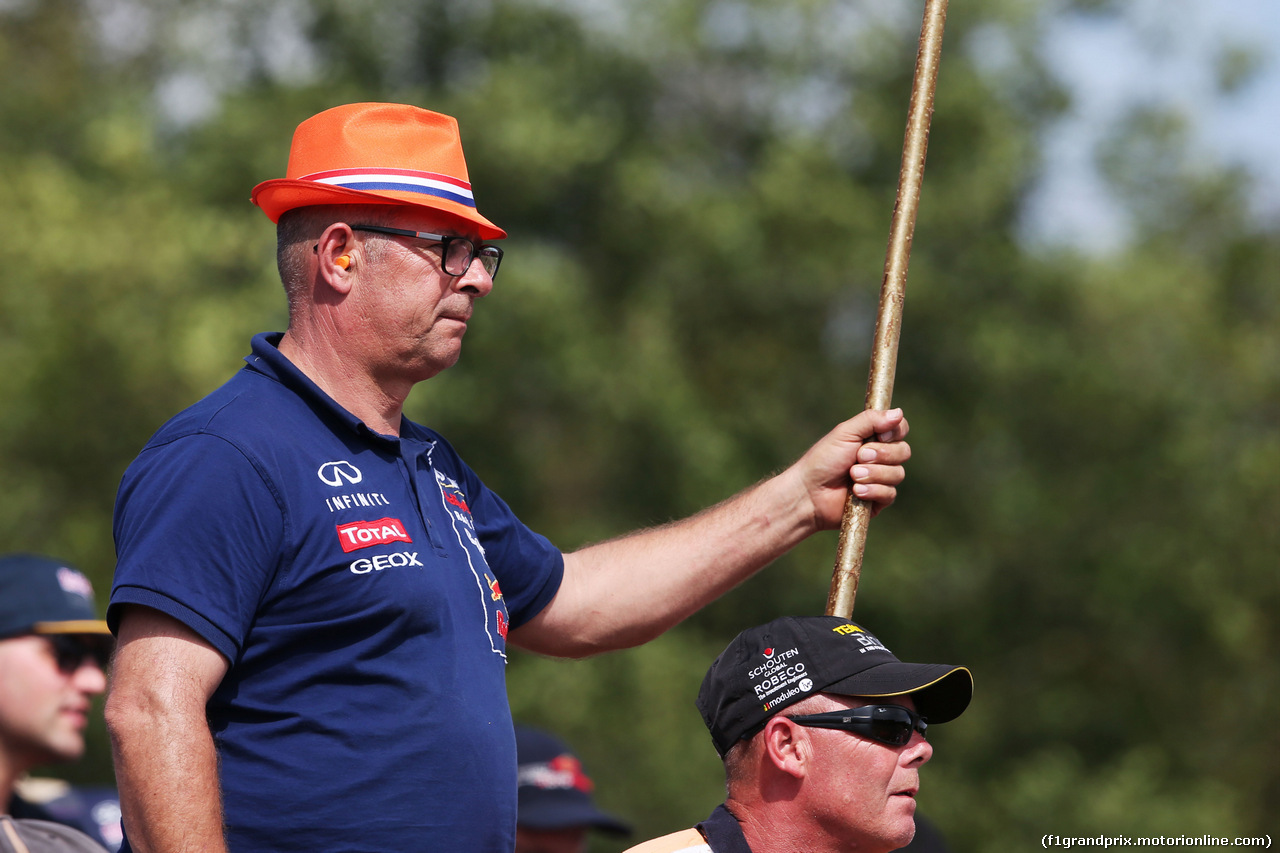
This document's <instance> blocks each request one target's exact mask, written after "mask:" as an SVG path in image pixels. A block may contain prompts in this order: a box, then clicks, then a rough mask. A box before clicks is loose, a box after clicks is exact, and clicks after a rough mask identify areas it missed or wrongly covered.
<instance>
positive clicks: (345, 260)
mask: <svg viewBox="0 0 1280 853" xmlns="http://www.w3.org/2000/svg"><path fill="white" fill-rule="evenodd" d="M333 262H334V264H335V265H337V266H340V267H342V268H343V269H344V270H345V269H346V268H347V267H349V266H351V256H350V255H338V257H336V258H334V259H333Z"/></svg>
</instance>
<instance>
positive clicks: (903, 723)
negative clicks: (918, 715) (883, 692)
mask: <svg viewBox="0 0 1280 853" xmlns="http://www.w3.org/2000/svg"><path fill="white" fill-rule="evenodd" d="M923 727H924V724H923V723H921V728H923ZM914 731H915V720H914V719H913V717H912V714H911V712H910V711H908V710H907V709H906V708H900V707H898V706H896V705H881V706H880V707H878V708H876V709H875V710H874V711H873V715H872V718H871V721H870V732H871V737H873V738H875V739H876V740H878V741H880V742H881V743H885V744H888V745H890V746H906V745H907V744H908V743H910V742H911V735H912V733H913V732H914ZM921 734H924V732H923V731H922V732H921Z"/></svg>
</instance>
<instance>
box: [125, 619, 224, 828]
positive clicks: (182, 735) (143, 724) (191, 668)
mask: <svg viewBox="0 0 1280 853" xmlns="http://www.w3.org/2000/svg"><path fill="white" fill-rule="evenodd" d="M226 672H227V661H226V659H225V658H224V657H222V655H221V654H220V653H218V652H217V651H216V650H215V649H214V648H213V646H211V645H209V643H207V642H205V640H204V639H202V638H201V637H200V636H199V635H198V634H196V633H195V632H194V631H192V630H191V629H190V628H188V627H187V626H185V625H183V624H182V623H181V622H178V621H177V620H175V619H172V618H170V617H169V616H166V615H164V614H163V613H160V612H159V611H157V610H152V609H151V608H148V607H141V606H137V605H131V606H129V607H128V608H127V609H126V610H125V611H124V612H123V614H122V615H121V617H120V628H119V638H118V643H117V651H116V655H115V660H114V663H113V665H112V674H111V689H110V692H109V693H108V695H107V704H106V720H107V728H108V730H109V731H110V734H111V748H112V754H113V757H114V760H115V770H116V783H117V785H118V786H119V789H120V808H121V811H122V812H123V815H124V828H125V832H126V833H127V834H128V836H129V844H130V845H131V846H132V848H133V849H134V850H135V851H137V852H138V853H179V852H180V851H181V853H188V851H191V853H194V851H201V853H226V849H227V848H226V841H225V836H224V833H223V826H222V799H221V796H220V794H219V791H218V762H217V757H216V755H215V753H214V747H213V737H212V735H211V734H210V732H209V725H208V722H207V719H206V716H205V705H206V704H207V703H208V701H209V697H210V696H212V695H213V691H214V690H215V689H217V687H218V684H219V683H220V682H221V681H222V678H223V676H224V675H226Z"/></svg>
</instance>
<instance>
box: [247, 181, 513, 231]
mask: <svg viewBox="0 0 1280 853" xmlns="http://www.w3.org/2000/svg"><path fill="white" fill-rule="evenodd" d="M250 200H251V201H252V202H253V203H254V204H256V205H257V206H258V207H260V208H262V212H263V213H265V214H266V215H267V218H268V219H270V220H271V221H272V222H279V221H280V216H281V214H283V213H285V212H286V211H289V210H293V209H295V208H298V207H315V206H316V205H321V204H389V205H398V206H405V207H421V208H425V209H427V210H431V211H435V212H438V213H445V214H448V215H449V216H452V217H454V218H457V219H461V220H463V221H464V222H467V223H469V224H471V225H473V226H474V227H475V228H476V230H477V232H478V236H479V237H480V239H481V240H501V239H502V238H504V237H506V236H507V232H506V231H503V230H502V229H501V228H499V227H498V226H497V225H494V224H493V223H492V222H490V221H489V220H488V219H485V218H484V217H483V216H481V215H480V214H479V213H478V212H477V211H476V209H475V208H474V207H468V206H467V205H465V204H460V203H458V202H455V201H450V200H448V199H444V198H436V197H434V196H423V195H420V194H418V193H411V192H399V191H397V190H380V191H378V192H366V191H364V190H353V189H348V188H347V187H336V186H331V185H329V184H321V183H316V182H315V181H297V180H291V179H289V178H277V179H275V180H270V181H263V182H262V183H260V184H258V185H257V186H256V187H254V188H253V193H252V195H251V196H250Z"/></svg>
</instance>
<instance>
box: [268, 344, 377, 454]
mask: <svg viewBox="0 0 1280 853" xmlns="http://www.w3.org/2000/svg"><path fill="white" fill-rule="evenodd" d="M283 337H284V332H261V333H259V334H257V335H254V336H253V341H252V343H251V348H252V352H251V353H250V354H249V355H247V356H245V357H244V360H245V363H246V364H247V365H248V367H249V369H250V370H252V371H254V372H256V373H261V374H262V375H263V376H266V377H268V378H270V379H274V380H275V381H277V382H279V383H280V384H281V385H283V386H285V387H286V388H288V389H289V390H291V391H293V392H294V393H295V394H297V395H298V396H299V397H301V398H302V399H303V400H306V401H307V402H308V403H310V404H311V405H312V406H313V407H315V408H316V410H317V413H318V414H320V415H322V416H323V417H325V418H326V419H329V420H332V421H334V422H335V423H338V424H341V425H342V426H344V427H346V428H347V429H349V430H351V431H352V432H354V433H356V434H357V435H360V436H362V437H364V438H367V439H374V440H379V441H382V442H385V443H386V444H388V445H392V446H398V445H399V444H400V439H399V438H398V437H397V436H394V435H383V434H382V433H380V432H376V431H375V430H371V429H369V427H368V426H367V425H366V424H365V422H364V421H362V420H360V419H359V418H357V417H356V416H355V415H353V414H351V413H350V412H348V411H347V410H346V409H344V408H342V406H340V405H338V403H337V401H336V400H334V399H333V398H332V397H330V396H329V395H328V394H326V393H325V392H324V390H323V389H321V387H320V386H319V385H317V384H316V383H314V382H312V381H311V378H310V377H308V376H307V375H306V374H305V373H303V372H302V371H301V370H299V369H298V367H297V365H295V364H294V363H293V362H292V361H290V360H289V359H288V358H287V357H286V356H285V355H284V353H282V352H280V340H281V338H283Z"/></svg>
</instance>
